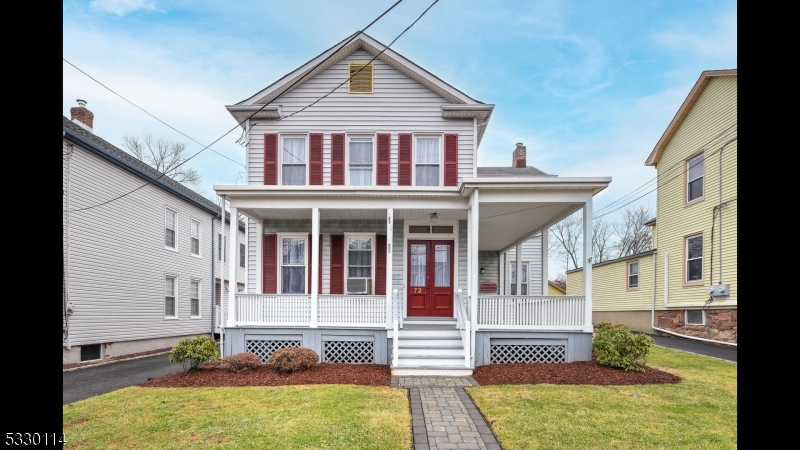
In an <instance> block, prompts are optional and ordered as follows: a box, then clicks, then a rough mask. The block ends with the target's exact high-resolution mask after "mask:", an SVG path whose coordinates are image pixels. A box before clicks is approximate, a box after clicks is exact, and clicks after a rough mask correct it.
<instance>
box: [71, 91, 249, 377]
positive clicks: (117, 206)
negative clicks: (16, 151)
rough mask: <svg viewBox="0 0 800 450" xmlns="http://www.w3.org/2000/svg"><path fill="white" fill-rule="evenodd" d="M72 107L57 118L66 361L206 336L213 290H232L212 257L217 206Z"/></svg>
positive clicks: (215, 252) (82, 110) (240, 273)
mask: <svg viewBox="0 0 800 450" xmlns="http://www.w3.org/2000/svg"><path fill="white" fill-rule="evenodd" d="M78 102H79V106H78V107H74V108H71V110H70V114H71V116H72V120H70V119H67V118H66V117H64V118H63V199H62V200H63V211H64V212H63V217H62V221H63V222H62V228H63V230H62V231H63V264H64V277H63V281H64V283H63V295H62V297H63V298H62V303H63V305H62V315H63V321H62V323H63V364H69V363H78V362H81V361H91V360H98V359H105V358H112V357H122V356H125V355H132V354H137V353H142V352H154V351H157V350H167V349H169V348H171V347H172V346H174V345H175V344H176V343H177V341H178V340H179V339H181V338H183V337H188V336H197V335H211V333H213V332H214V331H215V329H214V318H215V317H214V316H215V315H216V314H217V311H218V309H216V308H212V306H211V305H212V301H213V300H214V298H216V299H217V301H219V298H220V293H219V292H218V290H217V292H216V295H215V292H214V291H215V289H214V286H215V285H216V286H219V277H220V276H221V274H223V273H224V274H225V277H224V280H225V283H226V285H227V284H228V281H227V280H228V277H229V265H230V261H229V259H230V258H226V260H224V261H222V262H220V261H219V260H218V256H219V254H218V252H219V242H218V239H217V236H218V232H219V231H220V230H221V229H224V230H225V235H226V236H228V233H229V229H230V227H223V226H221V224H220V219H219V217H220V213H221V207H220V206H219V205H216V204H215V203H214V202H212V201H210V200H208V199H206V198H205V197H203V196H202V195H200V194H198V193H196V192H194V191H192V190H191V189H188V188H187V187H185V186H183V185H182V184H180V183H178V182H176V181H174V180H172V179H171V178H169V177H167V176H163V177H161V178H158V177H159V176H161V175H162V174H161V173H160V172H158V171H157V170H155V169H153V168H152V167H150V166H148V165H147V164H145V163H143V162H141V161H139V160H138V159H136V158H135V157H133V156H132V155H130V154H128V153H127V152H125V151H123V150H121V149H119V148H117V147H116V146H114V145H112V144H111V143H109V142H108V141H106V140H104V139H102V138H100V137H98V136H96V135H95V134H94V132H93V122H94V115H93V114H92V113H91V112H90V111H89V110H88V109H87V108H86V106H85V102H84V101H82V100H79V101H78ZM156 178H158V179H156ZM147 182H150V183H149V184H147V185H145V184H146V183H147ZM143 185H145V186H144V187H142V188H141V189H139V190H136V191H135V192H132V193H131V194H129V195H126V196H124V197H121V198H120V199H118V200H115V201H113V202H110V203H108V204H104V205H102V206H98V207H95V208H90V209H84V210H82V209H83V208H88V207H91V206H93V205H98V204H100V203H103V202H105V201H107V200H110V199H112V198H114V197H117V196H119V195H122V194H125V193H126V192H129V191H133V190H135V189H137V188H139V187H141V186H143ZM229 219H230V214H229V213H226V222H229V221H230V220H229ZM228 241H229V242H230V240H229V239H228ZM240 243H241V244H246V242H245V239H244V224H243V223H242V222H241V221H240V222H239V230H238V236H237V239H236V245H237V246H238V244H240ZM212 256H213V257H212ZM221 263H224V267H221ZM235 264H236V265H237V270H236V277H237V284H238V285H239V286H240V287H242V289H243V284H242V282H243V279H244V270H245V269H244V268H243V267H238V265H239V260H238V258H237V261H235ZM215 275H216V276H215ZM212 280H215V281H212Z"/></svg>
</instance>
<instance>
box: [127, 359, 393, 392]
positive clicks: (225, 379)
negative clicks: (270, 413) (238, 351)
mask: <svg viewBox="0 0 800 450" xmlns="http://www.w3.org/2000/svg"><path fill="white" fill-rule="evenodd" d="M391 381H392V370H391V369H390V368H389V366H387V365H379V364H331V363H320V364H317V365H315V366H314V367H313V368H312V369H310V370H306V371H302V372H294V373H290V374H284V373H280V372H278V371H276V370H275V369H273V368H272V366H270V365H269V364H262V365H261V366H259V367H258V368H256V369H251V370H244V371H241V372H238V373H236V372H233V371H230V370H227V369H224V368H222V367H220V366H219V364H204V365H202V366H200V368H199V369H198V370H194V371H189V372H177V373H171V374H168V375H164V376H161V377H159V378H156V379H154V380H150V381H148V382H146V383H142V384H140V385H139V386H142V387H221V386H285V385H292V384H357V385H362V386H389V384H390V383H391Z"/></svg>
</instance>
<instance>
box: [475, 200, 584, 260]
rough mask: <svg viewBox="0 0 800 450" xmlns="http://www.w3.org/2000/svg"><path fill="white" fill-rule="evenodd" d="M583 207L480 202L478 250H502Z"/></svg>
mask: <svg viewBox="0 0 800 450" xmlns="http://www.w3.org/2000/svg"><path fill="white" fill-rule="evenodd" d="M582 207H583V204H581V203H483V202H481V204H480V228H479V229H478V250H487V251H499V250H503V249H505V248H506V247H508V246H510V245H512V244H514V243H516V242H518V241H519V240H521V239H523V238H525V237H530V236H533V235H534V234H536V233H538V232H539V231H541V230H542V229H543V228H545V227H549V226H550V225H552V224H554V223H556V222H558V221H560V220H561V219H563V218H565V217H567V216H569V215H570V214H572V213H574V212H575V211H577V210H579V209H581V208H582Z"/></svg>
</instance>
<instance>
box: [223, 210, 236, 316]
mask: <svg viewBox="0 0 800 450" xmlns="http://www.w3.org/2000/svg"><path fill="white" fill-rule="evenodd" d="M230 214H231V223H230V231H229V233H228V259H230V260H231V262H230V264H228V326H229V327H234V326H236V263H235V261H236V247H237V243H236V236H238V234H239V233H238V230H239V219H237V217H236V207H234V206H231V212H230ZM222 220H225V216H224V215H223V216H222ZM222 224H223V225H222V226H223V227H224V226H225V222H223V223H222ZM223 251H225V250H223ZM223 260H224V258H223ZM220 290H222V291H224V290H225V283H224V281H223V283H222V284H221V287H220Z"/></svg>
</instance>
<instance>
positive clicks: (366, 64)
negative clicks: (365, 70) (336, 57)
mask: <svg viewBox="0 0 800 450" xmlns="http://www.w3.org/2000/svg"><path fill="white" fill-rule="evenodd" d="M353 64H358V65H361V66H372V83H371V87H372V88H371V89H370V90H369V92H353V90H352V89H351V87H350V84H351V81H352V80H351V79H350V77H351V75H350V73H351V72H352V71H353V69H352V67H353ZM346 75H347V93H348V94H374V93H375V63H373V62H371V63H366V62H358V61H353V62H350V63H347V74H346Z"/></svg>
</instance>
